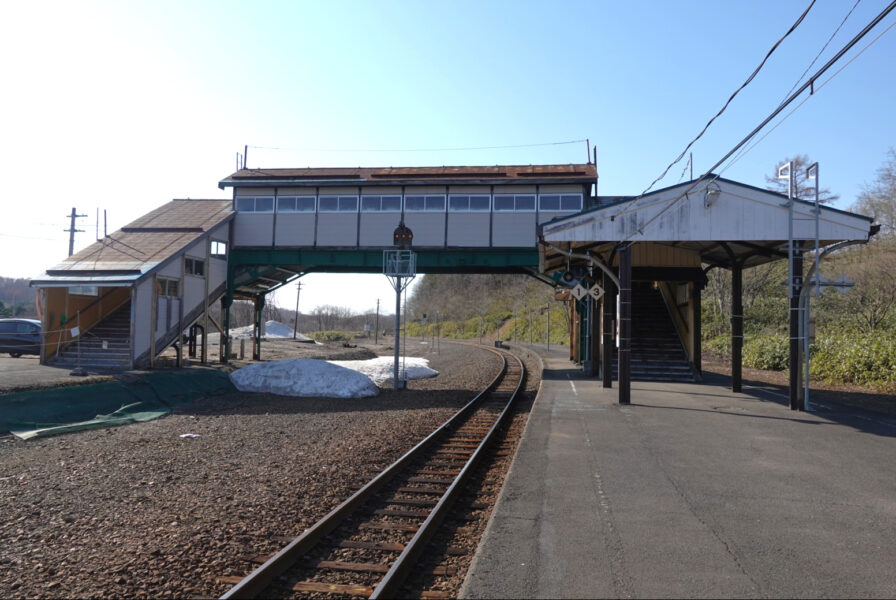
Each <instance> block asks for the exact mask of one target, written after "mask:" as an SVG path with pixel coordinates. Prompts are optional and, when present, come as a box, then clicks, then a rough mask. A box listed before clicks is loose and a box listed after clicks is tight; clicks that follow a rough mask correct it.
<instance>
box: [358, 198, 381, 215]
mask: <svg viewBox="0 0 896 600" xmlns="http://www.w3.org/2000/svg"><path fill="white" fill-rule="evenodd" d="M382 204H383V203H382V200H381V198H380V197H379V196H361V212H380V210H382Z"/></svg>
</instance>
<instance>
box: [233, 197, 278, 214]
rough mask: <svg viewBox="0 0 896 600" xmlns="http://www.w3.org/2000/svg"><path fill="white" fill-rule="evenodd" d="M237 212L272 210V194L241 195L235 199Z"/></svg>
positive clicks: (267, 211)
mask: <svg viewBox="0 0 896 600" xmlns="http://www.w3.org/2000/svg"><path fill="white" fill-rule="evenodd" d="M236 210H237V212H256V213H272V212H274V197H273V196H243V197H240V198H237V199H236Z"/></svg>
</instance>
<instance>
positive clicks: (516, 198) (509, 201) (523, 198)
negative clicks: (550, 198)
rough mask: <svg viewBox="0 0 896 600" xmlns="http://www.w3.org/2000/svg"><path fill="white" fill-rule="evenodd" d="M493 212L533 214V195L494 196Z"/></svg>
mask: <svg viewBox="0 0 896 600" xmlns="http://www.w3.org/2000/svg"><path fill="white" fill-rule="evenodd" d="M495 211H496V212H497V211H505V212H510V211H514V212H535V196H534V195H533V194H495Z"/></svg>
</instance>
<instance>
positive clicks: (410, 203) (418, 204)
mask: <svg viewBox="0 0 896 600" xmlns="http://www.w3.org/2000/svg"><path fill="white" fill-rule="evenodd" d="M425 207H426V197H425V196H405V197H404V209H405V210H426V208H425Z"/></svg>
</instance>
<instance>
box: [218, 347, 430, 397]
mask: <svg viewBox="0 0 896 600" xmlns="http://www.w3.org/2000/svg"><path fill="white" fill-rule="evenodd" d="M392 365H393V358H392V357H391V356H380V357H379V358H371V359H370V360H331V361H325V360H317V359H313V358H300V359H297V360H277V361H271V362H261V363H255V364H252V365H249V366H247V367H243V368H242V369H238V370H236V371H234V372H233V373H231V374H230V380H231V381H232V382H233V385H235V386H236V389H238V390H240V391H241V392H263V393H269V394H278V395H280V396H299V397H311V396H314V397H317V396H319V397H325V398H367V397H369V396H376V395H377V394H379V393H380V390H379V388H378V387H377V386H378V385H380V384H382V383H383V382H385V381H386V380H388V379H392ZM428 365H429V361H428V360H427V359H425V358H414V357H410V356H409V357H407V358H406V359H404V367H405V371H406V377H407V379H424V378H426V377H435V376H436V375H438V374H439V372H438V371H434V370H432V369H430V368H429V366H428ZM399 369H401V363H399Z"/></svg>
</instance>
